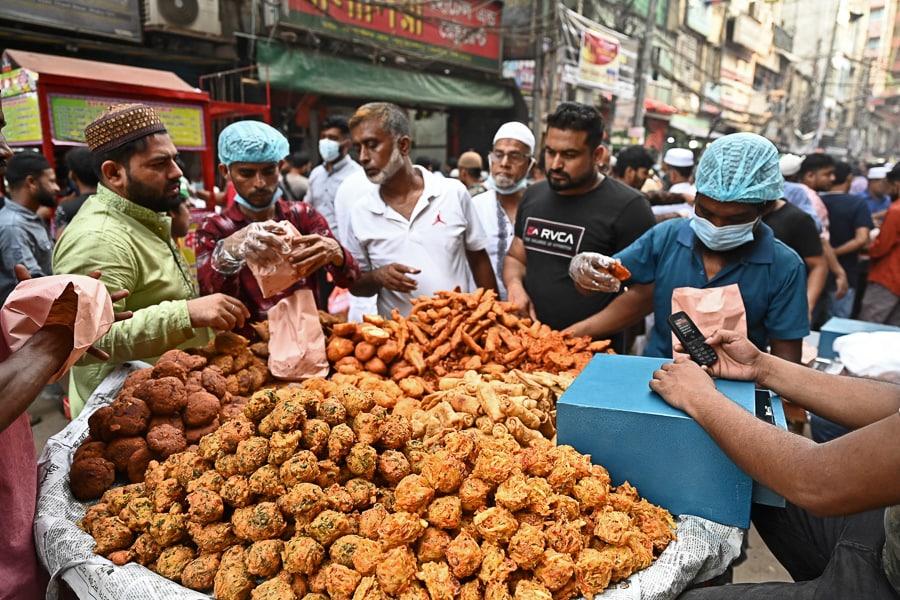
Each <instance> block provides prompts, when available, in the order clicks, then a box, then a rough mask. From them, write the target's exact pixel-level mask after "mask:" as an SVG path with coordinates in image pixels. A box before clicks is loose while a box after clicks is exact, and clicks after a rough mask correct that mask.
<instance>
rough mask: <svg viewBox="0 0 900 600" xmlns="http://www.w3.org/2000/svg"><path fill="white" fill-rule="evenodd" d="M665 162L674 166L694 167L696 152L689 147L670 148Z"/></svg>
mask: <svg viewBox="0 0 900 600" xmlns="http://www.w3.org/2000/svg"><path fill="white" fill-rule="evenodd" d="M663 162H664V163H666V164H667V165H672V166H673V167H693V166H694V153H693V152H691V151H690V150H688V149H687V148H669V150H668V151H667V152H666V155H665V156H664V157H663Z"/></svg>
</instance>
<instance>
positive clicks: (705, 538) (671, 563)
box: [35, 363, 743, 600]
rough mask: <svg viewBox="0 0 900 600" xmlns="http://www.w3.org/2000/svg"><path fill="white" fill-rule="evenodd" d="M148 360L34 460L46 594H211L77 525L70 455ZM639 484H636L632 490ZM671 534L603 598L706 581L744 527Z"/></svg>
mask: <svg viewBox="0 0 900 600" xmlns="http://www.w3.org/2000/svg"><path fill="white" fill-rule="evenodd" d="M146 366H149V365H147V364H145V363H130V364H126V365H125V366H124V367H122V368H119V369H117V370H116V371H114V372H113V373H111V374H110V375H109V377H107V378H106V379H105V380H104V382H103V383H102V384H101V385H100V386H99V387H98V388H97V390H96V391H95V392H94V394H93V395H92V396H91V398H90V400H89V401H88V403H87V406H85V409H84V410H83V411H82V413H81V414H80V415H79V416H78V418H77V419H75V420H74V421H72V422H71V423H70V424H69V425H68V426H67V427H66V428H65V429H63V430H62V431H61V432H60V433H58V434H56V435H55V436H53V437H51V438H50V439H49V440H48V441H47V445H46V446H45V447H44V450H43V452H42V453H41V457H40V459H39V460H38V481H39V485H40V487H39V491H38V503H37V515H36V517H35V540H36V544H37V551H38V556H39V557H40V559H41V562H42V563H43V564H44V567H45V568H46V569H47V571H48V572H49V573H50V574H51V576H52V577H53V581H52V582H51V585H50V589H49V590H48V591H47V599H48V600H50V599H51V598H57V597H58V596H57V587H58V580H59V579H60V578H61V579H63V580H65V582H66V583H67V584H68V585H69V586H70V587H71V588H72V590H73V591H74V592H75V593H76V594H77V596H78V597H79V598H84V599H88V598H90V599H94V600H146V599H148V598H153V599H154V600H167V599H173V600H174V599H178V600H194V599H208V598H211V596H208V595H206V594H201V593H199V592H195V591H192V590H189V589H187V588H185V587H182V586H181V585H178V584H176V583H174V582H172V581H169V580H168V579H165V578H163V577H161V576H159V575H157V574H156V573H154V572H153V571H151V570H149V569H147V568H146V567H143V566H141V565H139V564H136V563H130V564H128V565H125V566H116V565H113V563H112V562H110V561H109V560H107V559H106V558H104V557H102V556H98V555H96V554H94V552H93V547H94V540H93V538H92V537H91V536H90V535H88V534H87V533H85V532H84V531H82V530H81V529H79V528H78V526H77V523H78V521H79V520H80V519H81V518H82V517H83V516H84V513H85V511H86V510H87V508H88V506H90V504H91V503H84V502H79V501H78V500H76V499H75V498H74V497H73V496H72V493H71V491H69V468H70V466H71V464H72V456H73V455H74V454H75V450H76V449H77V448H78V446H79V445H80V444H81V441H82V440H83V439H84V438H85V437H87V435H88V417H89V416H90V415H91V414H93V412H94V411H96V410H97V409H98V408H100V407H101V406H106V405H107V404H110V403H111V402H112V401H113V400H114V399H115V398H116V395H117V394H118V393H119V390H120V389H121V388H122V384H123V382H124V381H125V377H126V376H127V375H128V373H130V372H131V371H133V370H135V369H140V368H144V367H146ZM638 491H640V490H638ZM677 521H678V531H677V534H678V541H676V542H673V543H671V544H669V546H668V548H666V550H665V551H664V552H663V553H662V555H661V556H660V558H659V559H658V560H657V561H656V562H654V563H653V565H651V566H650V567H649V568H648V569H645V570H644V571H641V572H639V573H637V574H635V575H633V576H632V577H630V578H629V579H628V580H626V581H623V582H620V583H619V584H618V585H616V586H614V587H610V588H608V589H607V590H606V591H605V592H604V593H603V594H602V595H600V596H598V598H602V599H603V600H668V599H671V598H675V597H676V596H677V595H678V594H679V593H681V591H682V590H684V589H685V587H687V585H688V584H689V583H690V582H691V581H695V580H696V581H705V580H707V579H710V578H712V577H715V576H717V575H719V574H721V573H722V572H724V571H725V569H726V567H727V566H728V565H729V564H731V562H732V561H733V560H734V559H735V558H736V557H737V556H738V554H739V553H740V547H741V541H742V538H743V532H742V530H741V529H739V528H737V527H731V526H727V525H721V524H719V523H714V522H712V521H708V520H706V519H701V518H699V517H694V516H690V515H683V516H680V517H678V519H677Z"/></svg>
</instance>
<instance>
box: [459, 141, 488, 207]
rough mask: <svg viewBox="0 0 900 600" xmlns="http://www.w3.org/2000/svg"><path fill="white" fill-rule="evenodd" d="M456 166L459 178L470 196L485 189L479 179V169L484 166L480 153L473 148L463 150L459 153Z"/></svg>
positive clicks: (481, 192)
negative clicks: (466, 150)
mask: <svg viewBox="0 0 900 600" xmlns="http://www.w3.org/2000/svg"><path fill="white" fill-rule="evenodd" d="M456 167H457V169H458V170H459V180H460V181H462V182H463V183H464V184H465V186H466V189H467V190H469V195H470V196H472V197H475V196H477V195H478V194H483V193H484V192H486V191H487V188H486V187H485V185H484V183H483V182H482V181H481V170H482V169H483V168H484V166H483V164H482V162H481V155H480V154H478V153H477V152H475V151H474V150H469V151H468V152H463V153H462V154H460V155H459V160H458V161H457V163H456Z"/></svg>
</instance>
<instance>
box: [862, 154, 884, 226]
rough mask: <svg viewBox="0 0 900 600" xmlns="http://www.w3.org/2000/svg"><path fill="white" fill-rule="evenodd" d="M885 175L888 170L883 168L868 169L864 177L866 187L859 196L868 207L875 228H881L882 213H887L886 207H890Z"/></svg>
mask: <svg viewBox="0 0 900 600" xmlns="http://www.w3.org/2000/svg"><path fill="white" fill-rule="evenodd" d="M887 174H888V169H887V168H885V167H872V168H871V169H869V173H868V174H867V175H866V179H867V180H868V186H867V187H866V189H865V190H864V191H863V193H862V194H860V196H861V197H862V198H863V200H865V201H866V204H868V206H869V214H870V215H872V221H874V222H875V226H876V227H880V226H881V221H882V219H884V213H886V212H887V209H888V207H889V206H890V205H891V197H890V196H889V195H888V193H887V189H888V180H887Z"/></svg>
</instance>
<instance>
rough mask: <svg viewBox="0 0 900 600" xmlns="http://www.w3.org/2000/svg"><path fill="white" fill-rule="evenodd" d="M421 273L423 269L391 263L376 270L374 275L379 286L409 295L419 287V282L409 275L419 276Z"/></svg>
mask: <svg viewBox="0 0 900 600" xmlns="http://www.w3.org/2000/svg"><path fill="white" fill-rule="evenodd" d="M421 272H422V270H421V269H416V268H415V267H409V266H407V265H401V264H400V263H391V264H389V265H386V266H384V267H379V268H377V269H375V271H373V275H374V277H375V281H377V282H378V285H380V286H381V287H384V288H387V289H389V290H395V291H397V292H404V293H409V292H414V291H415V290H416V288H418V287H419V282H417V281H416V280H415V279H413V278H412V277H409V275H418V274H419V273H421Z"/></svg>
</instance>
